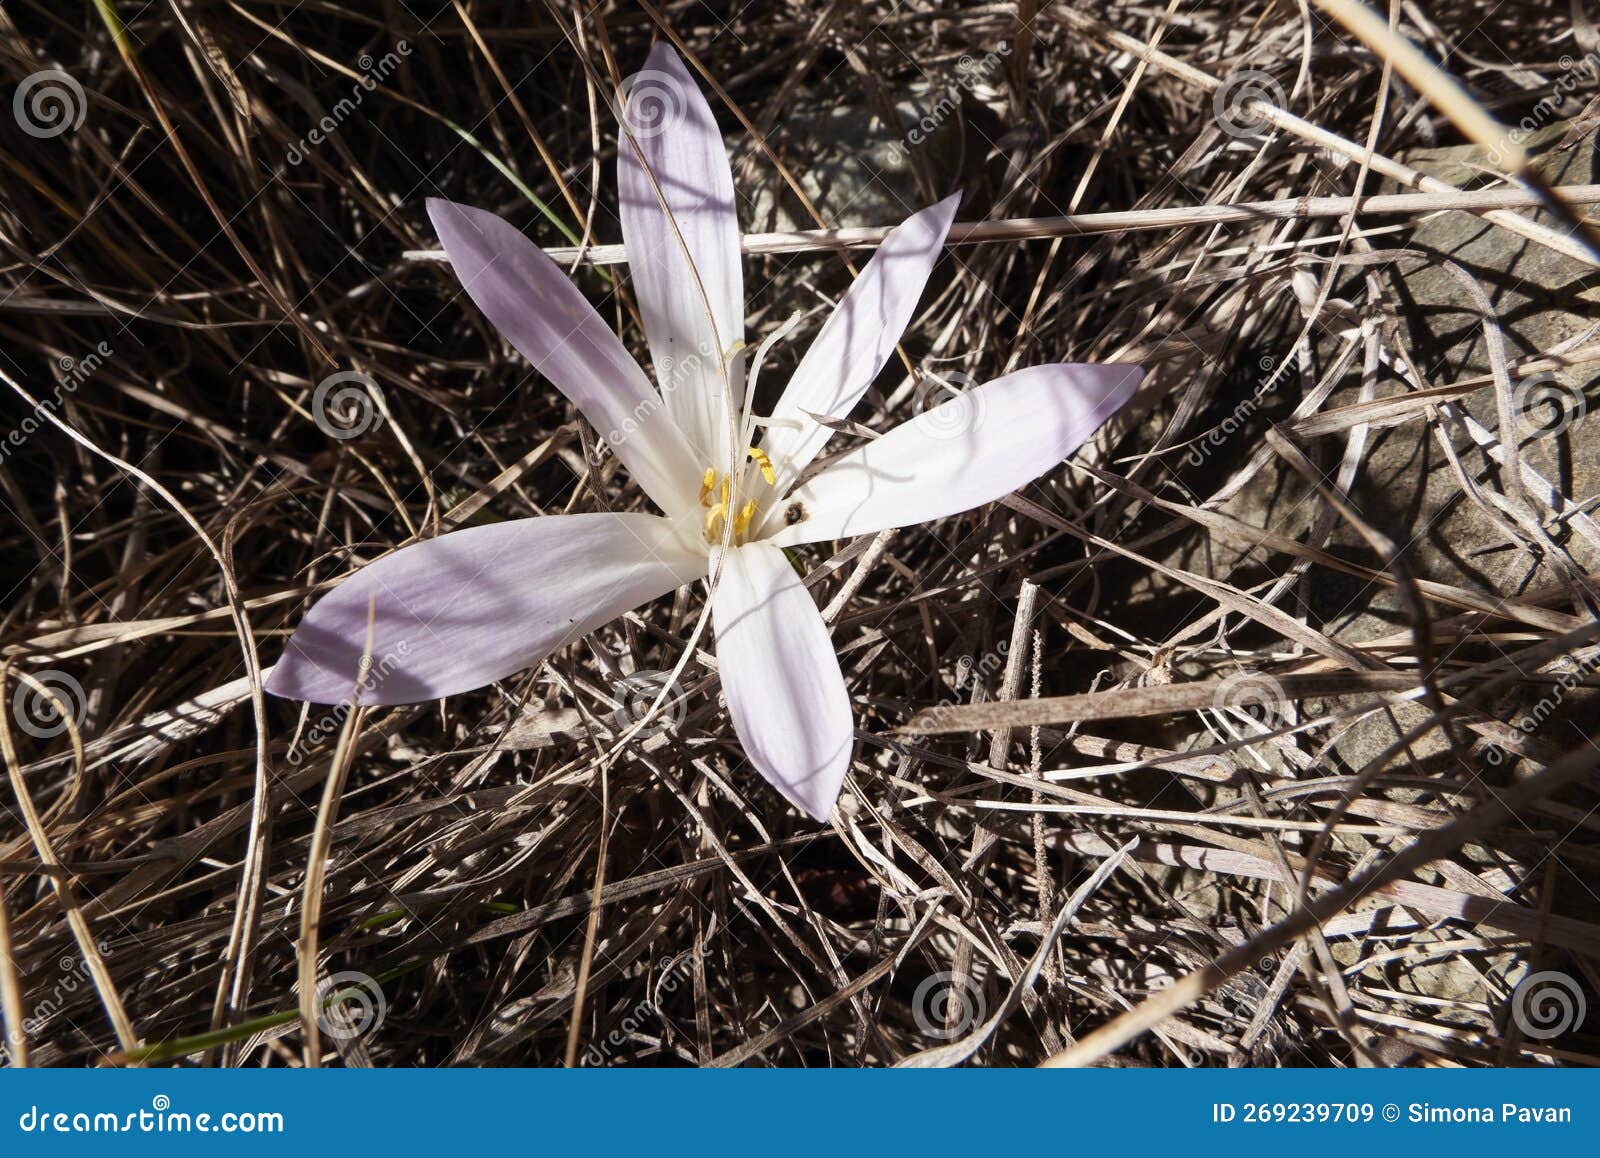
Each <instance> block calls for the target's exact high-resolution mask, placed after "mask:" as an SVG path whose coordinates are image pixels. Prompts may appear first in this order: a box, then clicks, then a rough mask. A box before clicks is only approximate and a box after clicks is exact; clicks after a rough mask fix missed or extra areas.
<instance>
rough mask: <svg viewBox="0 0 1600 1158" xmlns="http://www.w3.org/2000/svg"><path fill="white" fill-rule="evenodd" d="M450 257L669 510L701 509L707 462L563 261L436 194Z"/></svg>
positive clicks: (506, 329) (475, 295) (431, 205)
mask: <svg viewBox="0 0 1600 1158" xmlns="http://www.w3.org/2000/svg"><path fill="white" fill-rule="evenodd" d="M428 216H429V217H430V218H432V220H433V226H434V228H435V229H436V230H438V233H439V241H440V243H441V244H442V245H443V246H444V252H445V256H446V257H448V258H449V259H450V265H451V267H452V268H453V269H454V270H455V273H456V277H458V278H460V279H461V286H462V288H463V289H465V290H466V291H467V294H468V296H470V297H471V298H472V300H473V301H474V302H476V303H477V306H478V308H479V309H480V310H482V311H483V313H484V316H485V317H487V318H488V319H489V321H490V322H492V323H494V327H495V329H497V330H499V331H500V332H501V333H502V334H504V335H505V337H506V340H507V341H509V342H510V343H511V344H512V345H513V346H515V347H516V348H517V350H518V352H520V353H521V354H522V356H523V357H524V358H526V359H527V360H528V361H529V362H532V363H533V366H534V368H535V369H536V370H538V371H539V373H541V374H543V375H544V376H545V377H546V378H548V379H550V381H552V382H554V383H555V384H556V388H557V389H559V390H560V391H561V392H562V393H563V394H565V395H566V396H567V397H568V398H569V399H571V400H572V404H573V405H574V406H576V407H577V408H578V409H579V410H580V411H582V413H583V416H584V417H585V418H587V419H588V420H589V423H590V424H591V425H592V426H593V427H594V428H595V430H596V431H598V432H599V434H600V436H601V437H602V438H604V439H605V440H606V442H607V443H608V444H609V445H610V446H611V449H612V450H613V451H615V452H616V455H617V457H618V458H619V459H621V460H622V463H623V465H624V466H626V467H627V468H628V470H629V472H630V473H631V474H632V475H633V477H634V479H635V480H636V481H637V482H638V483H639V485H640V486H641V487H643V488H644V491H645V493H646V494H648V495H649V496H650V497H651V499H653V500H654V501H655V503H656V505H657V506H659V507H660V508H661V509H662V510H664V511H666V512H668V513H669V514H672V513H680V512H682V511H685V510H692V509H694V507H695V505H696V501H697V500H696V493H697V492H696V490H695V488H696V486H697V485H698V484H699V480H700V474H699V468H698V467H697V466H696V463H695V459H694V457H693V456H692V455H691V454H690V453H689V448H688V444H687V443H685V442H684V439H683V436H682V435H681V434H680V433H679V432H678V430H677V429H676V428H675V427H674V426H673V425H672V422H671V420H670V417H669V416H668V415H667V414H665V413H663V412H662V405H661V399H660V398H659V397H658V396H657V395H656V393H655V391H654V390H652V389H651V388H650V379H649V378H647V377H646V376H645V373H644V371H643V370H641V369H640V368H639V364H638V363H637V362H635V361H634V360H633V358H632V356H630V355H629V353H628V351H627V348H626V347H625V346H623V344H622V340H621V339H620V338H618V337H617V336H616V334H614V333H612V332H611V327H609V326H607V325H606V323H605V321H604V319H602V318H601V317H600V315H599V314H598V313H596V312H595V309H594V307H593V306H591V305H590V304H589V302H588V300H587V299H586V298H584V296H583V294H582V293H581V292H579V290H578V287H577V286H575V285H573V284H572V281H571V280H570V279H569V278H568V277H567V275H566V274H564V273H562V272H561V267H560V266H558V265H556V263H555V262H553V261H551V260H550V258H549V257H548V256H546V254H545V253H544V252H543V251H542V250H541V249H539V247H538V246H536V245H534V244H533V242H531V241H529V240H528V238H527V237H526V236H524V235H523V233H522V231H521V230H519V229H518V228H517V227H516V226H514V225H512V224H511V223H510V222H509V221H505V220H504V219H502V218H500V217H497V216H496V215H495V214H493V213H489V212H487V211H486V210H483V209H473V208H471V207H470V206H466V205H457V204H456V203H455V202H453V201H444V200H441V199H440V198H437V197H430V198H428Z"/></svg>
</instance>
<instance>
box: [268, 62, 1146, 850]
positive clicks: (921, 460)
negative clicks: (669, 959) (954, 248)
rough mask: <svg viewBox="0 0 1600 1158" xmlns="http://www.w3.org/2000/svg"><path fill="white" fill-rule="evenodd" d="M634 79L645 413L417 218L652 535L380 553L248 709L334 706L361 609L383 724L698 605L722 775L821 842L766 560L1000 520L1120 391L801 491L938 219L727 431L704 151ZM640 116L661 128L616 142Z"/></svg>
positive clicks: (634, 373) (459, 232)
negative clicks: (713, 675)
mask: <svg viewBox="0 0 1600 1158" xmlns="http://www.w3.org/2000/svg"><path fill="white" fill-rule="evenodd" d="M640 76H649V77H651V78H652V87H651V89H650V91H646V90H645V88H644V86H641V85H636V86H635V88H634V89H633V91H631V92H630V94H629V97H628V103H627V105H626V106H625V108H624V110H623V121H624V123H625V124H626V125H628V126H629V127H630V128H631V129H632V130H633V131H632V133H631V134H625V135H624V136H623V139H622V142H621V150H620V152H621V156H620V158H619V161H618V166H617V169H618V184H619V186H620V192H621V207H620V208H621V217H622V234H623V239H624V241H625V242H626V245H627V254H628V263H629V267H630V270H631V273H632V278H633V286H634V292H635V294H636V295H637V298H638V304H639V310H640V313H641V314H642V316H643V320H644V329H645V336H646V338H647V339H648V341H649V346H650V352H651V355H652V359H653V361H654V363H655V368H656V378H657V381H658V382H659V383H660V386H661V389H660V391H659V392H657V390H655V389H653V388H652V386H651V384H650V381H649V379H648V378H646V377H645V374H644V372H643V371H642V370H641V369H640V368H639V366H638V365H637V364H636V363H635V362H634V361H633V359H632V358H631V357H630V356H629V355H628V352H627V350H626V349H625V348H624V346H623V344H622V342H621V341H620V340H619V339H618V337H617V336H616V335H615V334H614V333H612V332H611V330H610V329H609V328H608V327H607V326H606V324H605V322H604V321H603V320H602V319H601V317H600V315H599V314H598V313H596V311H595V310H594V308H593V307H592V306H591V305H590V304H589V302H588V301H587V300H586V299H585V298H584V297H583V295H582V294H581V293H580V292H579V291H578V289H577V288H576V287H575V286H574V285H573V284H572V282H571V281H569V280H568V278H567V277H566V275H565V274H563V273H562V271H561V269H560V268H559V267H557V265H556V264H555V263H554V262H553V261H552V260H551V259H550V258H549V257H547V256H546V255H545V254H544V253H543V252H541V251H540V250H539V249H538V248H537V247H536V246H535V245H533V243H532V242H530V241H529V240H528V239H527V238H526V237H525V236H523V234H522V233H521V232H519V231H518V230H517V229H516V228H515V227H514V226H512V225H510V224H509V223H507V222H505V221H503V220H502V219H500V218H499V217H497V216H495V215H494V214H492V213H487V212H485V211H483V210H481V209H472V208H468V207H466V206H464V205H457V204H453V203H451V202H448V201H442V200H430V201H429V202H428V214H429V216H430V217H431V218H432V220H433V224H434V226H435V227H436V228H437V230H438V233H439V238H440V241H441V242H442V243H443V246H444V251H445V255H446V257H447V258H448V260H449V262H450V265H451V266H452V267H453V269H454V270H455V273H456V276H457V277H459V278H460V280H461V284H462V286H463V287H464V288H465V289H466V291H467V293H468V295H469V296H470V297H471V298H472V300H473V301H474V302H475V303H476V304H477V306H478V308H479V309H480V310H482V311H483V313H484V314H485V315H486V316H487V317H488V319H489V320H490V322H492V323H493V324H494V326H495V327H496V328H497V329H498V330H499V331H500V332H501V333H502V334H503V335H505V337H506V338H507V339H508V340H509V341H510V342H511V344H512V345H513V346H514V347H516V349H517V350H518V351H520V352H521V354H522V356H523V357H525V358H526V359H527V360H528V361H529V362H531V363H532V364H533V366H534V367H535V368H536V369H537V370H538V371H539V372H540V373H541V374H543V375H544V376H545V377H546V378H548V379H549V380H550V381H551V382H553V383H554V384H555V385H556V387H557V388H559V389H560V390H561V391H562V392H563V393H564V394H565V395H566V396H567V398H568V399H570V400H571V401H572V403H573V404H574V405H575V406H576V407H577V408H578V410H579V411H580V412H581V413H582V414H583V415H584V417H585V418H586V419H588V421H589V422H590V423H591V424H592V425H593V427H594V428H595V430H596V431H598V432H599V433H600V434H601V435H602V436H603V437H604V438H605V439H606V441H607V443H608V444H609V445H610V447H611V449H612V451H613V452H614V453H615V454H616V455H617V457H618V458H619V459H620V460H621V462H622V464H623V465H624V466H626V467H627V469H628V471H629V472H630V473H631V475H632V477H633V479H634V480H635V481H636V482H637V483H638V484H639V486H640V487H641V488H642V489H643V491H644V493H645V494H646V495H647V496H648V497H649V498H650V499H651V500H652V501H653V502H654V503H655V505H656V506H657V507H658V508H660V510H661V511H662V514H660V515H653V514H643V513H621V514H615V513H600V514H576V515H545V516H541V517H537V518H525V519H518V520H515V521H510V522H504V523H497V524H493V525H488V526H477V527H470V528H467V529H464V530H458V531H453V532H451V533H449V534H445V535H441V536H439V537H438V538H435V539H430V540H427V541H425V542H421V543H417V544H414V545H412V546H409V547H406V548H403V549H402V550H399V551H396V552H395V553H394V554H391V555H388V556H385V557H384V558H382V559H380V560H378V561H377V562H375V563H372V564H369V565H368V566H366V567H364V568H362V569H361V570H360V571H358V572H356V573H355V574H354V575H353V576H351V577H350V578H349V579H347V580H345V581H344V582H343V583H341V584H340V585H339V586H338V587H337V588H336V589H335V590H333V591H332V592H331V593H330V594H328V595H327V596H326V597H325V598H323V599H322V600H321V601H319V602H318V603H317V604H316V605H315V606H314V607H312V609H311V611H310V612H309V614H307V616H306V618H305V620H304V621H303V622H302V623H301V624H300V626H299V628H298V629H297V630H296V631H295V632H294V635H293V636H292V638H291V639H290V640H289V643H288V646H287V648H286V649H285V651H284V655H283V658H282V659H281V660H280V661H279V663H278V664H277V666H276V668H275V669H274V670H273V672H272V675H271V678H270V679H269V681H268V683H267V690H268V691H270V692H272V693H274V694H276V695H279V696H284V697H287V698H290V699H296V700H308V701H311V702H314V703H327V704H338V703H346V702H349V701H350V700H351V698H352V696H353V694H354V693H355V691H356V681H357V678H358V674H359V672H358V669H360V666H361V659H362V657H363V655H367V654H368V650H367V648H368V628H369V624H368V619H369V606H370V608H371V609H372V610H371V613H372V615H373V617H374V622H373V624H372V634H371V651H370V656H371V662H372V663H373V664H374V665H375V666H376V667H377V668H378V669H379V670H380V671H381V672H382V678H381V679H368V680H367V681H366V682H365V684H364V686H363V687H362V689H361V692H360V697H359V699H360V702H361V703H363V704H406V703H418V702H423V701H427V700H433V699H438V698H440V697H442V696H449V695H453V694H455V693H457V692H465V691H470V690H472V689H474V688H480V687H483V686H484V685H486V684H489V683H492V682H494V681H495V680H499V679H502V678H504V677H506V676H508V675H511V674H513V673H515V672H518V671H521V670H523V669H526V668H529V667H532V666H534V665H536V664H539V663H541V662H542V661H543V660H544V659H545V658H546V657H548V656H549V655H550V654H551V653H552V652H554V651H555V650H556V649H558V648H560V647H561V646H563V645H564V644H567V643H570V642H572V641H573V640H576V639H578V638H580V637H581V636H583V635H585V634H586V633H588V632H591V631H594V630H595V629H597V628H599V627H601V626H602V625H604V624H606V623H608V622H610V621H611V620H612V619H615V618H616V617H618V616H620V615H622V614H624V613H625V612H627V611H629V610H631V609H632V608H634V607H637V606H639V605H640V604H642V603H644V602H646V601H648V600H652V599H656V598H658V597H660V596H662V595H665V594H667V593H669V592H671V591H674V590H675V589H677V588H678V587H680V586H682V585H684V584H687V583H691V582H693V581H695V580H697V579H707V580H708V582H709V583H711V594H710V598H711V601H712V609H711V614H712V626H713V629H714V631H715V640H716V652H717V664H718V669H719V674H720V675H721V680H722V689H723V693H724V695H725V696H726V698H727V703H728V711H729V714H730V716H731V717H732V719H733V725H734V728H735V729H736V731H737V732H738V735H739V739H740V741H741V742H742V744H743V747H744V751H745V752H746V754H748V756H749V757H750V760H751V762H752V763H753V764H754V765H755V766H756V768H757V770H759V771H760V773H761V774H762V775H763V776H764V777H766V779H767V780H769V781H770V782H771V783H772V784H773V785H774V786H776V787H777V788H778V790H779V791H780V792H782V793H783V794H784V796H786V797H787V798H788V799H789V800H790V801H792V802H793V803H794V804H796V805H797V806H799V807H800V808H802V809H804V810H805V811H806V812H807V813H809V814H810V815H811V816H813V817H815V818H816V819H817V820H819V821H822V820H825V819H826V818H827V816H828V814H829V812H830V811H831V810H832V808H833V804H834V801H835V799H836V798H837V797H838V794H839V790H840V787H841V786H842V784H843V782H844V777H845V773H846V771H847V770H848V768H849V766H850V757H851V749H852V741H853V724H852V719H851V709H850V697H849V694H848V693H847V692H846V690H845V684H844V677H843V675H842V674H841V672H840V669H839V662H838V658H837V657H836V656H835V654H834V650H833V644H832V642H831V641H830V639H829V635H828V629H827V627H826V625H825V624H824V623H823V620H822V617H821V615H820V614H819V613H818V610H817V606H816V604H815V603H814V602H813V600H812V598H811V595H810V594H809V593H808V592H807V590H806V588H805V585H804V584H803V583H802V582H801V580H800V577H799V576H798V575H797V574H796V573H795V569H794V567H793V566H792V565H791V564H790V561H789V559H788V558H787V557H786V556H785V554H784V548H786V547H794V546H798V545H801V544H805V543H819V542H828V541H832V540H837V539H847V538H850V537H852V536H855V535H866V534H871V533H873V532H876V531H881V530H885V529H888V528H892V527H905V526H910V525H912V524H916V523H922V522H927V521H929V520H933V519H939V518H943V517H945V516H947V515H954V514H958V513H960V512H962V511H966V510H970V509H972V508H974V507H978V506H981V505H982V504H984V503H988V502H992V501H994V500H996V499H999V498H1002V497H1004V496H1005V495H1007V494H1008V493H1010V492H1011V491H1013V490H1015V489H1016V488H1018V487H1020V486H1023V485H1025V484H1026V483H1028V482H1030V481H1032V480H1033V479H1035V478H1037V477H1039V476H1040V475H1042V474H1044V473H1045V472H1046V471H1048V470H1050V469H1051V468H1052V467H1055V466H1057V465H1058V464H1059V463H1060V462H1061V461H1062V460H1063V459H1064V458H1065V457H1066V456H1067V455H1069V454H1071V453H1072V452H1073V451H1074V450H1075V449H1077V447H1078V446H1079V445H1080V444H1081V443H1082V442H1083V441H1084V440H1085V439H1087V438H1088V437H1089V436H1090V435H1091V434H1093V433H1094V431H1095V430H1096V429H1098V428H1099V426H1100V425H1101V424H1102V423H1103V422H1105V420H1106V419H1107V418H1109V417H1110V416H1111V415H1112V414H1113V413H1115V412H1116V411H1117V410H1118V409H1119V408H1120V407H1121V406H1122V405H1123V404H1124V403H1125V402H1126V401H1127V400H1128V399H1129V398H1130V397H1131V396H1132V394H1133V392H1134V390H1135V389H1136V388H1137V386H1138V384H1139V381H1140V379H1141V378H1142V377H1143V375H1144V371H1143V370H1141V369H1140V368H1138V367H1136V366H1130V365H1049V366H1036V367H1033V368H1031V369H1025V370H1019V371H1017V372H1015V373H1012V374H1007V375H1005V376H1004V377H1001V378H997V379H995V380H993V381H991V382H989V383H987V384H985V385H983V386H979V387H976V388H974V389H972V390H969V391H967V392H965V393H964V394H961V395H958V396H956V397H953V398H951V399H950V400H949V401H947V402H945V403H944V404H943V405H941V406H938V407H935V408H933V409H929V410H925V411H923V412H922V413H920V414H918V415H916V416H915V417H913V418H912V419H910V420H909V421H907V422H905V423H904V424H902V425H900V426H898V427H896V428H895V429H894V430H891V431H890V432H889V433H888V434H885V435H884V436H883V437H881V438H878V439H876V440H874V441H871V442H868V443H867V444H866V445H864V446H860V447H858V448H856V449H854V450H852V451H850V452H848V453H846V454H842V455H840V456H838V457H836V458H834V459H832V460H831V461H829V462H827V463H826V464H825V465H824V466H823V468H822V469H821V470H819V471H818V472H816V473H815V474H814V475H812V476H811V477H809V478H807V477H805V471H806V468H807V466H809V465H810V464H811V462H812V460H813V459H815V458H816V456H817V454H818V452H819V451H821V450H822V448H823V445H824V444H825V443H826V442H827V441H828V439H829V437H830V436H831V434H832V433H833V430H832V428H831V426H830V425H829V423H833V422H835V421H836V420H841V419H843V418H845V416H846V415H848V414H849V413H850V410H851V409H852V407H854V406H855V404H856V402H857V401H858V400H859V399H860V398H861V396H862V395H863V394H864V393H865V392H866V390H867V387H868V386H869V385H870V384H871V382H872V381H873V379H874V378H875V377H876V376H877V374H878V372H879V370H881V369H882V367H883V365H884V363H885V361H886V360H887V359H888V358H889V356H890V354H891V353H892V351H893V350H894V347H895V344H896V342H897V341H898V340H899V337H900V334H901V332H902V331H903V330H904V329H905V327H906V325H907V323H908V322H909V321H910V318H911V314H912V311H913V309H914V307H915V306H916V304H917V301H918V299H919V298H920V297H921V295H922V291H923V288H924V285H925V283H926V282H927V279H928V274H929V271H930V270H931V269H932V268H933V265H934V262H935V260H936V259H937V257H938V256H939V253H940V251H941V250H942V249H943V247H944V242H945V236H946V233H947V232H948V231H949V228H950V223H951V221H952V219H953V218H954V216H955V210H956V203H957V201H958V199H959V198H958V197H951V198H948V199H947V200H945V201H941V202H939V203H938V204H937V205H934V206H931V207H930V208H927V209H924V210H922V211H921V212H919V213H916V214H914V215H913V216H912V217H910V218H909V219H908V220H907V221H905V222H904V223H903V224H902V225H900V226H899V227H898V228H896V229H895V230H894V231H893V232H891V233H890V234H889V236H888V237H887V238H885V240H884V242H883V244H882V246H881V247H880V248H879V249H878V251H877V253H876V254H875V255H874V256H873V258H872V260H871V261H870V262H869V263H868V264H867V266H866V268H865V269H864V270H863V271H862V272H861V275H860V276H859V277H858V278H857V279H856V281H855V282H854V284H853V285H851V287H850V288H849V290H848V292H846V294H845V295H844V297H843V298H842V299H841V301H840V302H839V305H838V307H837V308H836V309H835V310H834V312H833V314H832V316H831V317H830V318H829V319H828V321H827V322H826V324H825V325H824V326H823V328H822V330H821V332H820V333H819V334H818V335H817V339H816V341H815V342H814V343H813V344H812V345H811V348H810V349H809V351H808V352H807V353H806V354H805V356H804V358H803V359H802V360H801V362H800V364H799V366H798V367H797V368H796V370H795V372H794V375H793V377H792V378H791V380H790V381H789V384H788V386H787V388H786V389H785V391H784V392H783V395H782V398H781V399H780V401H779V402H778V404H777V407H776V409H775V410H774V411H773V413H772V414H771V415H770V416H769V417H768V418H766V419H764V420H759V419H753V418H752V417H751V416H750V415H749V411H748V400H749V397H750V394H751V393H752V391H749V390H747V389H746V383H745V381H744V371H743V339H744V284H743V275H742V273H741V270H740V253H739V227H738V222H737V219H736V217H735V213H734V194H733V176H732V172H731V170H730V168H729V165H728V158H727V155H726V152H725V151H724V148H723V144H722V137H721V135H720V133H719V132H718V130H717V126H716V122H715V120H714V119H713V117H712V115H711V109H710V107H709V106H708V105H707V103H706V101H705V98H704V97H703V96H702V95H701V93H700V91H699V89H698V88H697V87H696V86H695V84H694V83H693V82H692V81H691V80H690V78H689V74H688V72H687V70H686V69H685V68H684V66H683V63H682V62H681V61H680V60H679V59H678V57H677V55H676V54H675V53H674V52H673V51H672V50H671V49H670V48H668V47H667V46H665V45H663V44H657V45H656V47H655V48H654V50H653V51H652V52H651V54H650V58H649V61H648V64H647V71H646V72H645V73H641V74H640ZM663 88H664V89H665V91H663ZM645 102H656V104H655V106H654V107H653V108H652V107H647V106H646V104H645ZM652 112H659V113H663V115H665V116H667V117H668V118H669V121H668V123H664V124H659V125H655V126H647V125H641V124H640V123H639V119H641V118H644V117H647V116H649V115H651V114H652ZM663 202H665V205H666V206H667V207H669V208H670V214H669V213H668V212H666V211H665V210H664V209H663V204H662V203H663ZM759 359H760V352H759V351H758V352H757V354H756V359H755V361H756V362H757V363H759ZM751 373H752V376H753V375H754V373H755V369H754V368H753V369H752V371H751ZM751 385H752V386H753V382H752V383H751ZM819 417H820V418H823V419H826V420H827V421H826V422H823V421H818V418H819ZM757 435H759V436H757ZM708 577H709V578H708ZM713 580H714V581H713ZM396 657H400V658H398V659H397V658H396Z"/></svg>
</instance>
